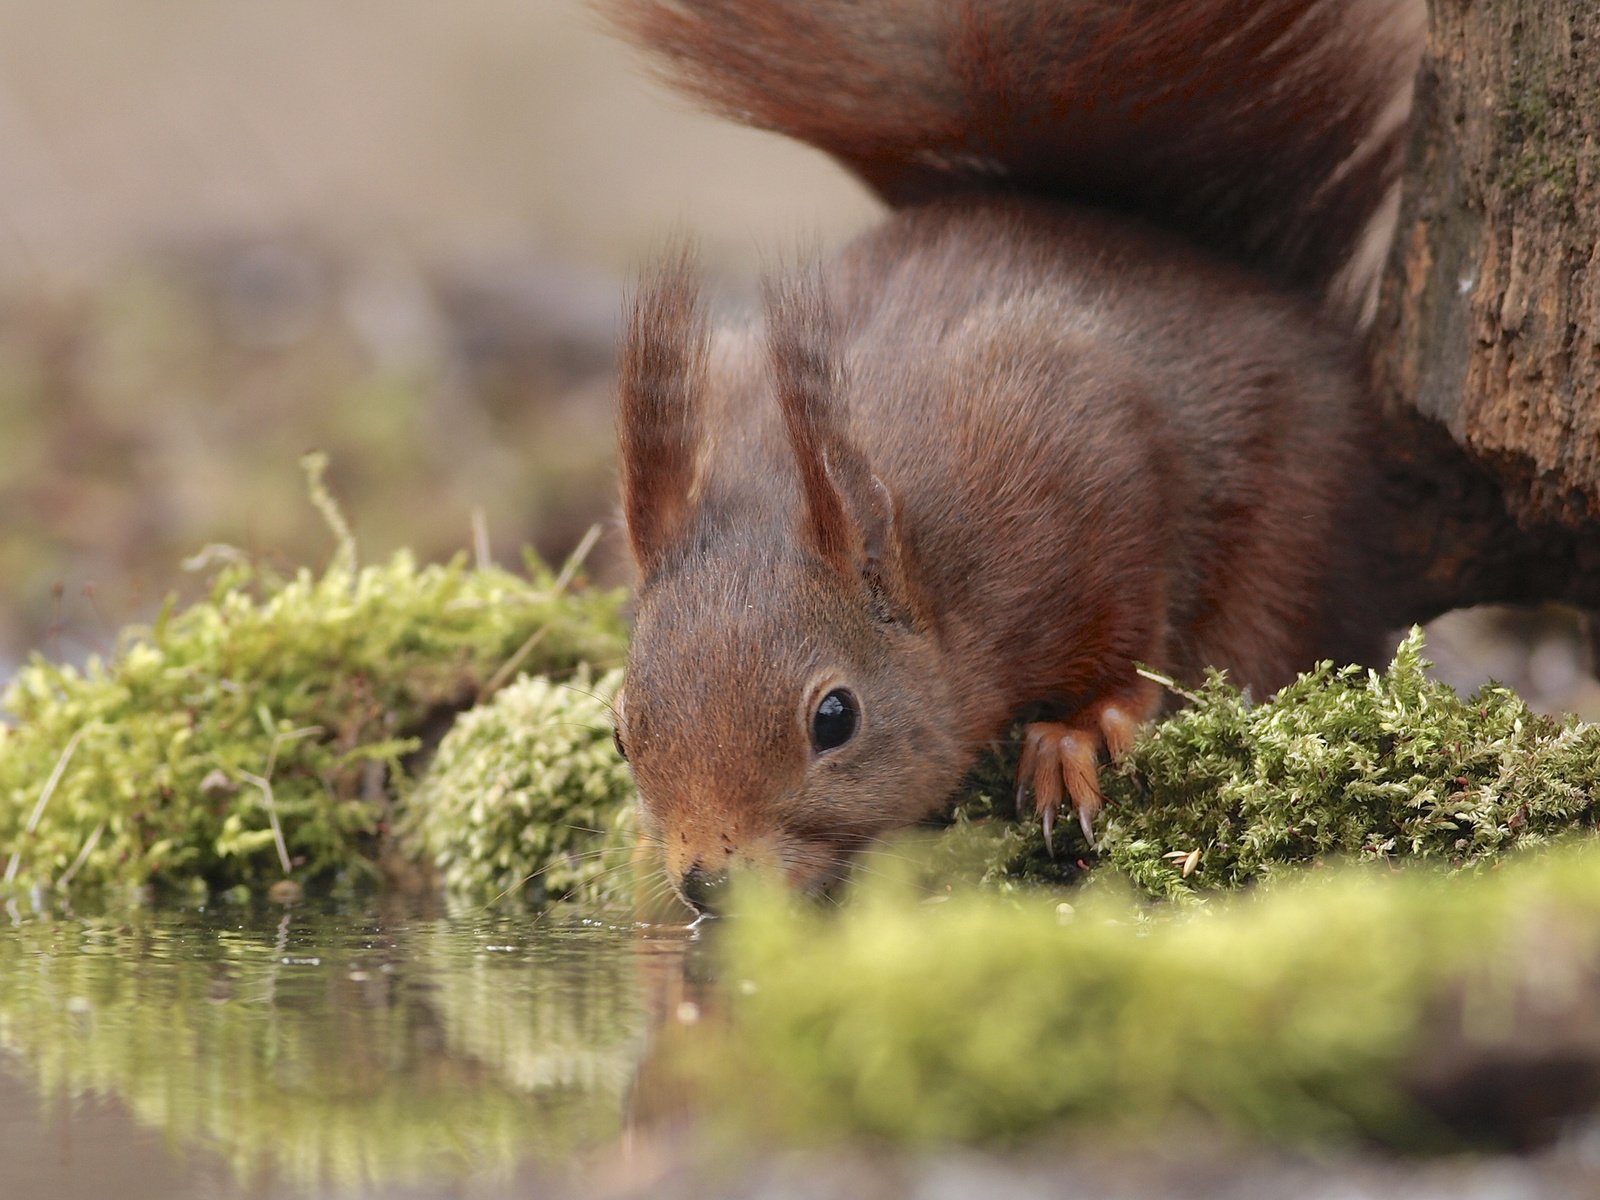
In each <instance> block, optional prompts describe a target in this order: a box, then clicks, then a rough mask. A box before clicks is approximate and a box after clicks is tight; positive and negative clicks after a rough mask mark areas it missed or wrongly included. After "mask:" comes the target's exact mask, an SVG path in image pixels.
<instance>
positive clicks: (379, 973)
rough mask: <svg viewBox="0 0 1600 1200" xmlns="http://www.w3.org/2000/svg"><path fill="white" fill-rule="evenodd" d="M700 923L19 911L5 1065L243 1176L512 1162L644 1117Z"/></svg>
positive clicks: (61, 1102) (388, 1175)
mask: <svg viewBox="0 0 1600 1200" xmlns="http://www.w3.org/2000/svg"><path fill="white" fill-rule="evenodd" d="M16 916H17V914H16V913H15V911H14V910H13V917H16ZM686 944H687V943H686V941H685V939H684V938H682V937H681V936H677V935H673V936H667V937H664V938H662V939H659V940H650V939H647V938H645V937H644V936H643V935H640V934H638V933H636V932H634V931H632V930H630V929H627V928H622V927H617V926H614V925H610V924H606V923H603V922H599V921H584V920H579V919H576V918H565V919H555V918H550V917H544V918H541V917H537V916H532V915H519V916H489V915H484V916H480V917H478V918H475V919H474V918H466V919H436V918H424V917H418V916H415V915H408V914H404V913H400V914H392V913H387V912H382V911H362V912H354V911H351V912H332V911H323V912H311V911H307V910H303V909H294V910H288V911H284V910H279V911H277V912H244V913H241V912H237V911H233V910H226V909H215V910H212V911H209V912H207V911H179V912H162V911H148V910H134V911H129V912H121V913H117V914H114V915H109V916H101V917H92V918H82V917H73V918H70V919H68V918H59V917H57V918H50V917H44V916H37V917H36V916H31V915H27V916H22V917H21V918H20V920H18V921H16V922H15V923H8V924H0V1067H3V1068H5V1069H6V1070H8V1071H10V1072H12V1073H14V1074H18V1075H20V1077H21V1078H22V1079H23V1080H24V1081H25V1082H26V1083H28V1084H30V1085H31V1086H32V1087H33V1088H34V1089H35V1090H36V1091H37V1092H38V1094H39V1097H40V1099H41V1101H42V1102H43V1103H44V1104H45V1105H47V1106H49V1108H50V1109H51V1111H52V1112H55V1113H59V1114H60V1115H59V1117H58V1118H57V1119H58V1120H60V1121H65V1122H69V1123H70V1122H71V1121H72V1119H73V1118H72V1114H73V1112H74V1110H75V1106H76V1105H77V1104H78V1102H79V1101H81V1100H82V1099H83V1098H85V1097H87V1096H89V1095H91V1094H96V1095H100V1096H111V1097H114V1098H116V1099H117V1100H119V1101H120V1102H121V1104H122V1105H124V1106H125V1107H126V1109H127V1110H128V1111H129V1112H130V1113H132V1114H133V1116H134V1117H135V1118H136V1119H137V1120H138V1121H139V1122H141V1123H143V1124H145V1125H148V1126H150V1127H153V1128H156V1129H159V1130H161V1131H163V1132H164V1133H165V1134H166V1136H167V1138H168V1140H169V1141H170V1142H171V1143H173V1145H174V1146H175V1148H177V1149H179V1150H182V1149H185V1148H188V1147H204V1148H209V1149H214V1150H216V1151H218V1152H220V1153H221V1155H222V1156H223V1157H224V1158H225V1159H226V1161H227V1162H228V1163H229V1164H230V1165H231V1167H232V1169H233V1172H234V1173H235V1176H236V1177H237V1178H238V1179H239V1180H240V1181H241V1182H242V1183H248V1182H250V1181H255V1182H256V1183H258V1184H260V1183H263V1182H265V1181H266V1180H270V1179H273V1178H285V1179H287V1180H290V1181H292V1182H294V1183H297V1184H299V1185H302V1186H307V1187H310V1186H314V1185H316V1184H319V1183H328V1184H334V1185H339V1186H344V1187H359V1186H367V1185H372V1184H379V1183H404V1182H425V1181H441V1182H442V1181H446V1180H459V1179H468V1178H476V1179H482V1178H485V1177H503V1176H505V1175H507V1174H509V1173H510V1172H511V1171H512V1170H513V1169H514V1168H516V1167H517V1166H518V1165H519V1164H524V1163H527V1162H529V1161H538V1162H546V1163H559V1162H562V1161H564V1160H570V1159H571V1158H572V1157H573V1156H574V1155H577V1154H581V1153H583V1152H585V1151H589V1150H593V1149H595V1148H596V1147H600V1146H603V1145H606V1144H607V1143H608V1142H610V1141H611V1140H612V1139H614V1138H616V1137H617V1135H618V1134H619V1133H620V1132H621V1130H622V1127H623V1123H624V1115H625V1114H624V1109H625V1106H626V1105H627V1104H628V1102H629V1095H630V1091H631V1090H632V1089H633V1086H634V1081H635V1078H636V1076H637V1075H638V1074H639V1069H640V1060H641V1058H642V1057H643V1056H644V1054H645V1050H646V1046H647V1044H648V1042H649V1036H648V1029H649V1020H648V1015H649V1014H651V1013H656V1014H661V1015H663V1016H666V1017H669V1018H670V1017H672V1016H673V1015H681V1011H680V1009H681V1005H682V1003H683V1001H682V1000H681V999H680V998H679V997H680V995H681V991H680V985H679V980H680V979H681V973H682V963H683V958H684V949H685V946H686ZM650 992H653V993H655V995H656V999H654V1000H650V999H649V998H647V995H646V994H645V993H650ZM5 1120H6V1114H5V1113H4V1112H0V1124H4V1123H5ZM80 1152H81V1153H83V1154H92V1153H93V1147H92V1146H81V1147H80Z"/></svg>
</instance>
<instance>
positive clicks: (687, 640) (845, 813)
mask: <svg viewBox="0 0 1600 1200" xmlns="http://www.w3.org/2000/svg"><path fill="white" fill-rule="evenodd" d="M833 341H834V339H833V333H832V321H831V318H830V315H829V310H828V306H827V304H826V303H825V301H824V299H823V295H822V291H821V288H820V286H819V285H816V284H814V283H811V284H807V283H801V284H793V285H788V286H786V287H783V288H775V289H772V290H770V291H769V293H768V300H767V334H766V343H767V345H766V349H767V356H766V357H767V360H768V361H767V364H766V368H767V369H766V372H765V374H766V376H767V379H766V383H765V387H764V390H767V391H770V392H771V393H772V395H773V396H775V397H776V406H777V409H778V410H779V411H780V412H781V415H782V418H783V419H782V432H776V430H775V437H776V440H777V441H778V442H779V443H780V444H781V447H782V448H783V454H782V459H783V460H785V461H786V465H787V469H786V470H784V471H783V475H784V476H786V477H785V478H777V479H773V480H772V481H770V487H769V488H765V489H763V491H764V492H765V503H755V504H748V503H743V504H730V503H729V502H728V500H727V497H725V496H720V497H719V496H718V495H717V494H716V492H717V489H716V487H715V486H713V485H711V484H708V483H707V481H706V480H704V479H703V478H701V476H702V475H703V474H704V473H705V471H706V470H707V468H706V466H705V459H706V458H707V456H706V455H704V454H703V453H702V432H701V423H702V422H701V417H700V414H701V413H702V412H703V411H704V407H705V404H704V402H705V397H706V394H707V391H708V389H709V388H710V386H711V381H710V380H709V378H708V369H709V368H708V361H709V334H708V332H707V328H706V325H705V322H704V320H703V317H702V316H701V315H700V312H699V309H698V306H697V303H696V298H695V289H694V286H693V282H692V279H691V276H690V273H689V269H688V267H687V265H686V263H685V262H684V261H682V260H681V259H680V260H677V261H675V262H674V263H672V264H671V265H669V266H668V267H667V268H665V269H664V270H662V271H660V272H659V273H658V274H657V275H656V276H655V277H654V278H653V279H652V280H651V281H650V282H649V283H648V284H647V285H646V286H645V287H644V288H642V289H641V291H640V293H639V296H638V297H637V299H636V300H635V302H634V305H633V309H632V312H631V317H630V323H629V329H628V335H627V338H626V342H625V346H624V351H623V355H622V363H621V373H620V391H621V415H620V426H621V443H622V455H621V457H622V498H623V509H624V513H625V516H626V518H627V523H628V534H629V540H630V542H631V544H632V548H633V552H634V556H635V558H636V560H637V562H638V566H639V571H640V576H641V580H642V583H641V586H640V590H639V596H638V610H637V617H636V620H635V624H634V634H633V645H632V649H631V651H630V654H629V663H628V675H627V682H626V685H625V687H624V690H623V693H622V695H621V696H620V697H619V700H618V704H617V738H618V744H619V746H620V747H621V749H622V751H623V753H624V755H625V756H626V757H627V758H628V761H629V762H630V764H631V765H632V767H633V772H634V778H635V781H636V782H637V784H638V788H639V799H640V813H641V818H642V819H641V825H642V828H643V829H644V831H645V834H646V836H649V837H652V838H653V839H655V840H656V841H657V842H659V844H660V848H661V851H662V854H663V857H664V859H665V863H666V867H667V872H668V876H669V878H670V879H671V881H672V884H673V886H674V887H675V888H676V889H677V890H678V893H679V894H680V895H681V896H682V897H683V898H684V899H685V900H686V901H687V902H689V903H690V904H691V905H692V906H693V907H695V908H696V909H697V910H701V911H705V910H707V909H713V908H715V907H716V898H715V892H716V891H717V889H718V888H719V887H720V886H721V883H722V881H723V880H725V879H726V877H727V873H728V871H729V869H730V868H733V867H737V866H741V865H752V866H757V867H770V868H773V869H775V870H777V871H779V872H781V873H782V874H783V875H784V876H785V877H786V878H787V879H788V880H789V881H790V882H791V883H792V884H794V885H795V886H797V887H799V888H802V889H804V890H808V891H820V890H824V889H826V888H827V887H828V886H829V885H831V884H832V883H833V882H835V881H836V880H838V879H840V878H842V877H843V875H844V874H845V872H846V869H847V866H848V863H849V861H850V859H851V858H852V857H853V856H854V854H855V853H856V852H857V851H858V850H860V849H862V848H863V847H865V846H867V845H868V844H870V843H871V842H872V841H873V840H874V839H875V838H876V837H877V836H878V835H880V834H882V833H884V832H886V831H888V830H891V829H895V828H900V827H904V826H906V825H910V824H913V823H915V822H917V821H919V820H921V819H923V818H925V817H927V816H928V815H930V813H931V812H933V811H934V810H936V809H937V807H938V806H939V805H940V803H941V802H942V801H943V800H944V799H945V798H946V797H947V796H948V795H949V794H950V792H951V791H952V789H953V788H954V785H955V783H956V782H957V780H958V778H959V776H960V773H961V771H962V769H963V767H964V765H965V754H964V749H963V739H962V738H961V737H959V736H958V735H957V733H956V732H955V731H954V730H953V729H952V728H951V725H952V723H953V722H952V716H951V703H950V700H949V696H948V687H949V685H948V683H947V681H946V679H945V676H944V672H943V670H942V668H941V666H940V656H939V654H938V651H937V642H936V635H935V633H934V631H933V629H932V628H931V626H930V624H929V622H928V621H927V620H926V619H925V615H924V606H923V605H922V604H921V602H920V601H919V598H918V596H917V594H916V590H915V586H914V583H913V581H912V573H911V570H910V563H909V561H908V555H907V551H906V548H905V546H904V544H903V542H902V539H901V537H900V534H899V529H898V522H897V510H896V505H895V501H894V498H893V497H892V496H891V495H890V493H889V491H888V489H887V488H885V487H884V485H883V484H882V483H881V482H880V481H879V480H878V479H877V478H876V477H875V476H874V475H873V473H872V471H871V469H870V466H869V464H868V463H867V461H866V459H865V457H864V456H863V454H862V453H861V452H860V451H859V449H858V448H856V447H855V446H854V445H853V444H852V443H851V442H850V440H849V438H848V437H847V436H846V432H845V429H844V427H843V423H842V419H841V414H840V410H839V408H838V405H837V396H838V393H839V391H840V390H841V388H842V386H843V380H842V377H841V371H840V366H839V363H838V362H837V356H836V354H835V352H834V345H833Z"/></svg>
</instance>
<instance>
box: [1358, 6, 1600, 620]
mask: <svg viewBox="0 0 1600 1200" xmlns="http://www.w3.org/2000/svg"><path fill="white" fill-rule="evenodd" d="M1429 7H1430V13H1429V34H1428V45H1427V50H1426V53H1425V55H1424V59H1423V63H1422V68H1421V72H1420V74H1419V76H1418V80H1417V93H1416V102H1415V110H1414V115H1413V137H1412V146H1411V158H1410V163H1409V166H1408V170H1407V177H1406V181H1405V188H1404V196H1403V202H1402V207H1401V212H1400V219H1399V224H1398V228H1397V231H1396V236H1395V244H1394V251H1393V253H1392V255H1391V258H1390V262H1389V265H1388V271H1387V275H1386V277H1385V280H1384V286H1383V292H1382V297H1381V300H1380V304H1379V311H1378V316H1377V319H1376V322H1375V324H1374V327H1373V334H1372V344H1371V351H1372V353H1371V362H1372V373H1373V380H1374V384H1375V391H1376V394H1377V396H1378V397H1379V400H1380V403H1381V404H1382V406H1383V410H1384V414H1385V420H1386V421H1387V422H1388V423H1389V425H1390V429H1389V430H1388V431H1387V436H1386V437H1385V439H1384V443H1385V446H1386V449H1385V451H1384V453H1385V456H1386V458H1387V459H1388V462H1387V467H1388V474H1389V478H1390V500H1391V502H1392V509H1393V512H1394V513H1395V514H1396V515H1395V517H1394V519H1393V526H1394V527H1393V533H1394V538H1395V543H1396V544H1395V547H1394V554H1395V555H1396V556H1397V560H1398V561H1404V562H1409V563H1412V564H1418V563H1420V564H1423V569H1422V571H1421V572H1420V574H1418V575H1410V574H1407V575H1406V577H1405V579H1404V580H1403V581H1396V584H1395V590H1396V593H1397V595H1396V608H1395V614H1394V615H1395V616H1397V617H1400V618H1401V619H1403V620H1407V621H1410V620H1421V619H1425V618H1427V617H1430V616H1432V615H1434V614H1435V613H1436V612H1439V611H1443V610H1444V609H1447V608H1454V607H1462V606H1465V605H1469V604H1477V603H1488V602H1510V603H1529V602H1535V601H1541V600H1565V601H1568V602H1572V603H1576V604H1578V605H1580V606H1582V607H1585V608H1589V609H1596V608H1600V249H1597V246H1600V4H1596V3H1594V0H1430V5H1429Z"/></svg>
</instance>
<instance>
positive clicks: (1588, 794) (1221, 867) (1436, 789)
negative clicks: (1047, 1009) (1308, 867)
mask: <svg viewBox="0 0 1600 1200" xmlns="http://www.w3.org/2000/svg"><path fill="white" fill-rule="evenodd" d="M1427 665H1428V664H1427V663H1426V661H1425V660H1424V659H1423V657H1422V637H1421V634H1420V632H1415V631H1414V632H1413V633H1412V634H1411V636H1409V637H1408V638H1407V639H1406V640H1405V642H1404V643H1403V644H1402V645H1401V646H1400V648H1399V651H1398V652H1397V653H1396V655H1395V659H1394V662H1393V663H1392V664H1391V665H1390V667H1389V669H1388V670H1387V671H1385V672H1383V673H1382V674H1379V673H1377V672H1373V671H1365V670H1361V669H1359V668H1355V667H1346V668H1342V669H1336V668H1334V667H1333V666H1331V665H1329V664H1326V663H1325V664H1323V665H1322V666H1320V667H1318V668H1317V669H1316V670H1314V671H1311V672H1309V673H1307V674H1306V675H1303V676H1301V677H1300V679H1298V680H1297V681H1296V682H1294V683H1293V684H1290V685H1289V686H1288V687H1287V688H1285V689H1284V690H1283V691H1281V692H1280V693H1278V695H1277V696H1275V697H1273V698H1272V699H1271V700H1270V701H1268V702H1266V703H1262V704H1252V703H1251V702H1250V701H1249V699H1248V698H1246V697H1245V696H1243V695H1242V694H1241V693H1240V692H1239V691H1238V690H1237V689H1235V688H1232V687H1230V686H1229V685H1228V684H1227V683H1226V682H1225V681H1224V680H1223V679H1221V678H1220V677H1217V676H1213V677H1212V678H1211V679H1209V680H1208V681H1207V682H1206V683H1205V685H1204V686H1203V687H1201V689H1200V690H1199V692H1198V693H1197V694H1195V695H1193V696H1192V697H1190V700H1191V703H1190V704H1189V706H1188V707H1187V708H1185V709H1183V710H1182V711H1181V712H1179V713H1177V714H1176V715H1175V716H1173V717H1171V718H1170V719H1168V720H1166V721H1163V722H1161V723H1160V724H1158V725H1156V726H1154V727H1153V728H1152V729H1151V730H1150V731H1149V732H1148V733H1147V734H1146V735H1145V736H1144V737H1142V738H1141V739H1140V740H1139V742H1138V743H1137V744H1136V745H1135V747H1134V748H1133V751H1132V752H1131V753H1130V755H1129V756H1128V759H1127V761H1126V762H1125V763H1123V764H1122V765H1121V766H1120V768H1118V769H1117V770H1115V771H1107V772H1103V773H1102V780H1101V782H1102V785H1103V787H1104V788H1105V792H1106V796H1107V801H1108V807H1107V809H1106V815H1105V817H1104V818H1103V820H1102V832H1101V838H1100V850H1101V859H1100V863H1101V864H1102V865H1101V866H1099V867H1098V870H1101V871H1103V870H1104V866H1105V865H1109V866H1110V867H1111V868H1112V869H1113V870H1114V871H1115V872H1116V873H1118V874H1120V875H1123V876H1126V877H1127V878H1129V879H1131V880H1133V882H1134V883H1135V884H1136V885H1137V886H1138V887H1139V888H1140V889H1141V890H1143V891H1145V892H1148V893H1150V894H1151V895H1154V896H1158V897H1162V898H1167V899H1180V900H1181V899H1188V898H1192V897H1194V896H1196V895H1198V894H1200V893H1202V892H1204V891H1207V890H1212V889H1218V888H1231V887H1237V886H1239V885H1241V884H1244V883H1248V882H1253V881H1259V880H1263V879H1267V878H1270V877H1271V876H1273V875H1275V874H1277V873H1279V872H1281V871H1283V870H1284V869H1285V868H1286V867H1296V866H1304V865H1305V864H1307V863H1314V862H1318V861H1321V860H1323V859H1326V858H1328V857H1330V856H1349V857H1358V858H1371V859H1412V858H1421V859H1428V860H1431V861H1435V862H1438V863H1441V864H1444V865H1446V866H1448V867H1451V868H1463V867H1475V866H1479V865H1482V864H1485V863H1489V862H1493V861H1495V860H1496V859H1497V858H1498V857H1499V856H1500V855H1501V854H1503V853H1504V852H1505V851H1506V850H1508V849H1510V848H1511V847H1513V846H1525V845H1537V844H1540V843H1543V842H1545V841H1548V840H1549V838H1550V837H1552V836H1553V835H1556V834H1559V833H1564V832H1567V831H1569V830H1572V829H1574V828H1587V827H1589V826H1591V825H1592V824H1593V822H1594V819H1595V816H1596V805H1597V801H1600V727H1595V726H1587V725H1582V724H1579V723H1578V722H1577V721H1576V720H1573V719H1568V720H1565V721H1556V720H1553V719H1551V718H1548V717H1542V716H1539V715H1537V714H1535V713H1533V712H1532V711H1530V710H1529V709H1528V707H1527V705H1526V704H1524V703H1523V702H1522V701H1521V700H1520V699H1519V698H1518V697H1517V696H1516V694H1515V693H1513V692H1511V691H1510V690H1508V689H1506V688H1503V687H1497V686H1493V685H1491V686H1488V687H1485V688H1483V689H1481V690H1480V691H1478V692H1477V694H1475V695H1473V696H1471V697H1468V698H1462V697H1460V696H1458V695H1457V694H1456V693H1455V691H1454V690H1453V689H1451V688H1450V687H1449V686H1448V685H1446V684H1443V683H1440V682H1438V681H1437V680H1433V679H1430V678H1428V676H1427V674H1426V668H1427ZM989 771H990V772H991V773H990V774H989V775H988V776H986V777H985V778H984V779H983V780H982V781H980V783H979V785H978V788H979V793H980V794H979V796H978V797H977V798H976V799H975V800H973V801H970V802H969V804H968V806H967V809H966V813H965V820H966V822H967V823H968V824H969V825H970V824H977V825H984V824H986V823H992V822H990V821H989V818H991V817H993V815H994V814H995V813H996V812H997V811H998V810H999V809H1000V808H1001V806H1002V805H1003V804H1005V803H1009V797H1006V798H1005V799H1002V798H1001V797H1003V796H1005V795H1006V794H1005V793H1004V792H1002V791H1001V787H1003V786H1004V785H1003V784H1002V783H1001V780H1002V779H1004V778H1007V777H1008V776H1007V774H1006V767H1005V766H1004V765H1000V766H998V767H990V768H989ZM1186 868H1187V870H1188V872H1189V873H1188V874H1185V869H1186ZM989 869H990V873H991V876H992V877H997V878H1010V879H1017V878H1021V879H1032V880H1041V881H1052V882H1060V881H1062V880H1063V879H1065V878H1067V877H1069V876H1071V875H1073V874H1074V873H1075V872H1077V871H1078V866H1077V863H1076V861H1075V859H1074V856H1073V855H1072V854H1071V853H1070V852H1069V853H1066V854H1064V855H1063V861H1062V862H1061V863H1052V862H1051V860H1050V859H1049V857H1048V856H1047V855H1046V854H1045V852H1044V848H1043V844H1042V840H1041V839H1040V838H1039V836H1038V834H1037V832H1036V831H1034V830H1032V829H1027V830H1023V829H1021V828H1020V827H1019V828H1014V829H1013V830H1011V831H1007V832H1002V833H1001V834H999V835H998V836H996V837H995V838H994V842H993V854H992V857H991V861H990V863H989Z"/></svg>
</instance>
